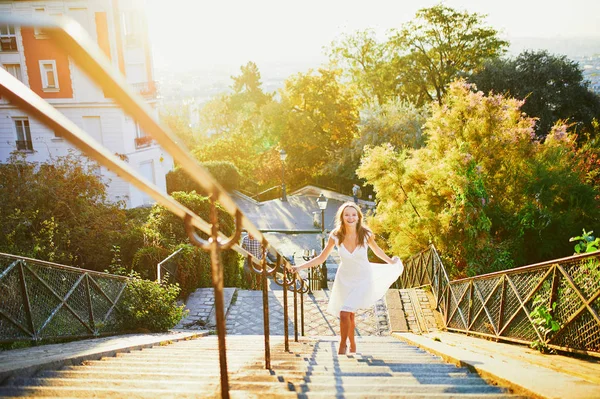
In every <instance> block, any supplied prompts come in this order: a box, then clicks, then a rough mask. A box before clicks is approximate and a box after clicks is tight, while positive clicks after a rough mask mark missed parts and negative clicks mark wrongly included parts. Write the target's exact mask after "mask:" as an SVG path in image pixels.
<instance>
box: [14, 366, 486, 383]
mask: <svg viewBox="0 0 600 399" xmlns="http://www.w3.org/2000/svg"><path fill="white" fill-rule="evenodd" d="M390 376H392V377H393V378H390ZM36 378H38V379H41V378H55V379H65V380H67V379H80V380H153V381H158V380H160V381H198V380H199V379H206V380H209V381H212V380H214V379H215V378H219V374H218V373H209V374H207V373H206V372H205V371H202V370H198V371H196V372H195V373H188V374H182V373H181V372H178V373H156V372H129V373H128V374H123V373H114V372H102V371H98V370H96V369H94V370H91V369H88V370H80V371H77V370H58V371H43V372H41V373H38V375H37V377H36ZM27 380H29V379H26V378H21V379H13V380H12V381H11V383H12V384H14V385H26V383H27ZM229 380H230V381H254V382H282V381H284V380H285V381H290V382H293V383H302V382H310V383H317V384H321V383H330V382H338V383H343V384H344V385H346V386H360V385H362V384H364V383H366V382H367V383H370V384H378V385H390V384H392V385H393V384H397V383H400V384H411V383H416V384H426V385H431V384H453V385H487V383H486V381H485V380H483V379H482V378H481V377H479V376H477V375H471V374H467V373H463V374H460V373H457V374H455V375H454V376H447V375H440V374H419V375H418V376H415V375H413V374H412V373H395V374H393V375H386V376H380V377H378V376H369V377H346V376H336V375H333V374H332V375H306V374H305V373H297V374H292V373H289V374H288V373H286V375H285V378H284V377H283V376H280V375H277V373H274V374H273V373H272V372H271V371H269V370H263V371H262V372H261V371H257V372H254V373H244V374H241V375H240V374H234V375H230V376H229Z"/></svg>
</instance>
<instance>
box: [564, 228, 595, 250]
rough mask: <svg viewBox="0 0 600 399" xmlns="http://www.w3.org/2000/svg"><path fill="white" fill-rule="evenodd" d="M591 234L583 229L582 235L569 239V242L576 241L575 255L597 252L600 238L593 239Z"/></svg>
mask: <svg viewBox="0 0 600 399" xmlns="http://www.w3.org/2000/svg"><path fill="white" fill-rule="evenodd" d="M593 233H594V232H593V231H585V229H583V234H582V235H580V236H577V237H571V239H570V240H569V242H573V241H577V244H575V253H577V254H583V253H587V252H594V251H597V250H598V248H599V247H600V238H598V237H597V238H594V236H593V235H592V234H593Z"/></svg>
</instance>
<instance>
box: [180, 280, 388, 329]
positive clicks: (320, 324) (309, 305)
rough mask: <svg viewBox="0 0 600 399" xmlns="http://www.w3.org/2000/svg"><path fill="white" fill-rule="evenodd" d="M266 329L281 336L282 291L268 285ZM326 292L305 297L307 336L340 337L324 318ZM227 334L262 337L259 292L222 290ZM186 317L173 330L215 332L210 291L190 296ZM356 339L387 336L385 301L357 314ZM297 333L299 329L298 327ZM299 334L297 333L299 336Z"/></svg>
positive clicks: (291, 299) (291, 315)
mask: <svg viewBox="0 0 600 399" xmlns="http://www.w3.org/2000/svg"><path fill="white" fill-rule="evenodd" d="M270 288H271V289H270V290H269V295H268V298H269V329H270V332H271V334H273V335H283V333H284V331H283V290H282V289H281V288H280V287H278V286H277V285H275V284H274V283H273V282H272V281H271V282H270ZM328 295H329V290H319V291H315V292H314V293H312V294H305V295H304V333H305V335H306V336H335V335H339V319H338V318H337V317H334V316H332V315H329V314H327V312H326V308H327V303H328ZM225 304H226V309H227V318H226V324H227V333H228V334H234V335H244V334H248V335H256V334H263V328H264V323H263V310H262V309H263V306H262V291H252V290H241V289H235V288H228V289H225ZM186 306H187V308H188V310H189V315H188V316H187V317H186V318H185V319H184V320H182V321H181V322H180V323H179V324H178V326H177V327H176V328H180V329H186V330H206V329H214V328H215V322H214V298H213V290H212V288H201V289H198V290H196V291H195V292H194V293H192V294H191V295H190V298H189V299H188V301H187V304H186ZM300 308H301V299H300V296H298V297H297V309H298V323H299V325H300ZM288 317H289V324H288V331H289V334H290V335H293V333H294V326H293V324H292V323H293V320H294V294H293V292H288ZM356 323H357V326H356V335H357V336H359V337H360V336H373V335H375V336H380V335H388V334H389V321H388V317H387V311H386V306H385V299H382V300H380V301H379V302H378V303H377V304H376V305H374V306H373V307H372V308H370V309H365V310H361V311H359V312H357V313H356ZM299 331H300V327H299ZM299 334H300V332H299Z"/></svg>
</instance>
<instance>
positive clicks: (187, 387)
mask: <svg viewBox="0 0 600 399" xmlns="http://www.w3.org/2000/svg"><path fill="white" fill-rule="evenodd" d="M215 380H216V378H212V379H198V380H187V381H186V380H178V381H177V388H176V389H177V391H181V392H188V391H190V392H197V391H200V390H203V389H205V388H206V387H207V386H211V385H213V384H214V382H215ZM21 382H22V386H28V387H36V388H42V387H43V388H50V387H64V388H87V389H89V390H95V389H96V388H107V387H110V388H112V389H115V390H119V389H125V390H132V389H149V388H151V389H153V390H169V389H172V388H173V385H174V384H173V381H170V380H150V379H147V380H139V379H129V380H122V379H97V378H86V379H72V378H29V379H23V380H22V381H21ZM286 386H287V389H289V390H292V391H296V392H309V391H310V392H313V391H316V392H320V391H326V392H330V391H332V390H333V391H339V390H340V389H341V390H343V388H344V387H353V388H354V389H360V390H361V391H362V392H390V391H391V390H392V391H395V392H403V393H426V392H431V393H444V392H446V393H477V392H480V393H502V392H506V390H505V389H503V388H499V387H495V386H489V385H481V384H479V385H454V384H439V383H436V384H422V383H420V382H419V381H412V382H400V381H396V382H395V383H391V382H390V383H387V384H378V383H374V382H372V381H370V380H368V379H363V381H362V384H360V385H357V384H348V385H347V384H345V383H344V382H340V381H336V380H335V379H332V380H331V381H326V382H318V383H317V382H315V381H310V382H306V381H303V382H297V383H294V382H291V381H278V380H276V379H275V380H272V381H239V380H236V379H234V380H231V381H230V387H231V389H240V388H242V389H246V390H248V391H264V392H266V391H270V390H273V389H275V390H281V389H282V387H283V388H284V389H285V387H286ZM15 387H16V385H15Z"/></svg>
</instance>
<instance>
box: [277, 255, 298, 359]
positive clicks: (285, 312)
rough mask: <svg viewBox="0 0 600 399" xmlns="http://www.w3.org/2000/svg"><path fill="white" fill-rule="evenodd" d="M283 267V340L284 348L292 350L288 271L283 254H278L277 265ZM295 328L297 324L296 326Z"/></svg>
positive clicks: (287, 350)
mask: <svg viewBox="0 0 600 399" xmlns="http://www.w3.org/2000/svg"><path fill="white" fill-rule="evenodd" d="M282 265H283V266H282ZM279 266H282V267H281V273H282V274H283V278H282V280H283V336H284V338H283V341H284V350H285V351H286V352H289V351H290V341H289V337H288V335H289V331H288V301H287V291H288V290H287V283H288V282H287V272H286V270H285V263H282V262H281V255H277V267H279ZM294 328H295V326H294Z"/></svg>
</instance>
